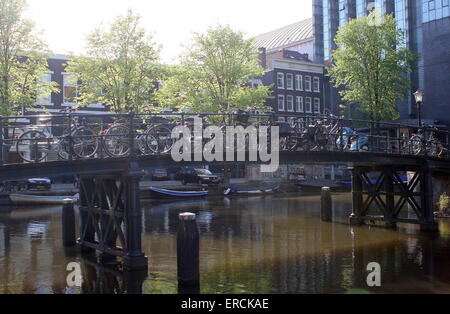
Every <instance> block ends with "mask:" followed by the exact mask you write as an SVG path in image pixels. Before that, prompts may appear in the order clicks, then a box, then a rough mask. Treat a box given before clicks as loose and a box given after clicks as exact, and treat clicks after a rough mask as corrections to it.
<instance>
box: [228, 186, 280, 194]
mask: <svg viewBox="0 0 450 314" xmlns="http://www.w3.org/2000/svg"><path fill="white" fill-rule="evenodd" d="M279 189H280V187H279V186H276V187H272V188H259V189H252V188H247V189H244V188H242V189H238V188H236V187H234V186H230V187H228V189H226V190H225V191H224V192H223V194H224V195H235V194H237V195H259V194H262V195H264V194H272V193H275V192H277V191H278V190H279Z"/></svg>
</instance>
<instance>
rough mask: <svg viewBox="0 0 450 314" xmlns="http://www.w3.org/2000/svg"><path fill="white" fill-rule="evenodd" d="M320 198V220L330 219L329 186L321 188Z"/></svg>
mask: <svg viewBox="0 0 450 314" xmlns="http://www.w3.org/2000/svg"><path fill="white" fill-rule="evenodd" d="M320 200H321V211H320V214H321V218H322V221H331V217H332V206H333V205H332V202H331V193H330V188H329V187H323V188H322V196H321V198H320Z"/></svg>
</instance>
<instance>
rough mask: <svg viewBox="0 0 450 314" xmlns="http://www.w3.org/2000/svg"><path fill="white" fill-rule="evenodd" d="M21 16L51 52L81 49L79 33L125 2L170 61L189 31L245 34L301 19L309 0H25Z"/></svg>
mask: <svg viewBox="0 0 450 314" xmlns="http://www.w3.org/2000/svg"><path fill="white" fill-rule="evenodd" d="M27 3H28V10H27V12H26V16H27V17H29V18H31V19H32V20H34V22H35V23H36V29H37V30H40V31H43V37H44V39H45V40H46V41H47V43H48V45H49V48H50V49H51V50H52V52H53V53H55V54H68V53H75V54H81V53H83V51H84V46H85V37H86V35H87V34H89V33H90V32H91V31H92V30H93V29H94V28H95V27H97V26H99V25H100V24H101V23H102V24H104V25H108V24H109V23H110V22H111V21H113V20H114V18H115V17H116V16H118V15H121V14H125V13H126V11H127V9H129V8H131V9H133V10H134V11H135V12H137V13H139V14H140V15H141V16H142V20H141V23H142V27H144V29H145V30H146V31H147V32H148V33H149V34H152V35H153V38H154V41H155V42H156V43H158V44H160V45H162V51H161V60H162V61H163V62H166V63H176V60H177V58H176V57H177V55H179V54H180V53H181V52H182V51H183V50H182V49H183V48H182V45H183V44H187V43H189V41H190V39H191V38H192V33H193V32H200V33H202V32H205V31H206V29H207V28H208V26H214V25H216V24H218V23H220V24H229V25H230V26H231V27H232V28H233V29H235V30H240V31H243V32H244V33H245V34H246V36H248V37H251V36H255V35H259V34H262V33H265V32H268V31H271V30H275V29H277V28H280V27H283V26H286V25H289V24H292V23H295V22H298V21H301V20H303V19H307V18H309V17H311V15H312V6H311V0H284V1H273V0H271V1H267V0H184V1H183V0H158V1H155V0H75V1H74V0H27Z"/></svg>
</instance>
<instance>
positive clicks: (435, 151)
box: [427, 140, 444, 157]
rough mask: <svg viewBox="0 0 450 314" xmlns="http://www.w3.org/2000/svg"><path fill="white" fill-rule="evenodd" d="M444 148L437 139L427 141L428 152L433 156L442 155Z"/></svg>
mask: <svg viewBox="0 0 450 314" xmlns="http://www.w3.org/2000/svg"><path fill="white" fill-rule="evenodd" d="M443 150H444V148H443V147H442V144H441V143H440V142H439V141H437V140H431V141H430V142H427V152H428V154H429V155H431V156H435V157H439V156H441V155H442V153H443Z"/></svg>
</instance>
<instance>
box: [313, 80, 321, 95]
mask: <svg viewBox="0 0 450 314" xmlns="http://www.w3.org/2000/svg"><path fill="white" fill-rule="evenodd" d="M316 87H317V88H316ZM313 91H314V92H315V93H320V79H319V78H318V77H317V76H314V78H313Z"/></svg>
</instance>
